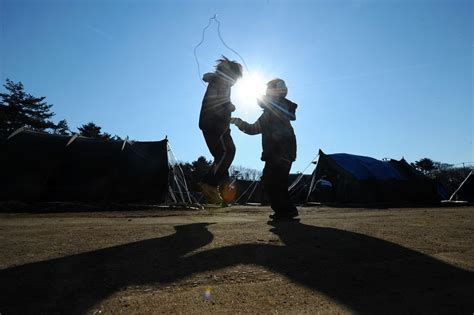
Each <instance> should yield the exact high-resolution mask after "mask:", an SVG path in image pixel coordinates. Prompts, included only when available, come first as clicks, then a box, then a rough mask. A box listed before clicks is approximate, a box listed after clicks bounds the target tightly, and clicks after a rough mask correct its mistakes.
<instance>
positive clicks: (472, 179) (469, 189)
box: [451, 172, 474, 202]
mask: <svg viewBox="0 0 474 315" xmlns="http://www.w3.org/2000/svg"><path fill="white" fill-rule="evenodd" d="M453 197H454V198H455V200H459V201H468V202H474V173H473V172H470V173H469V175H468V176H467V177H466V179H465V180H464V181H463V182H462V183H461V185H459V188H458V189H457V190H456V191H455V193H454V194H453ZM451 199H453V198H451Z"/></svg>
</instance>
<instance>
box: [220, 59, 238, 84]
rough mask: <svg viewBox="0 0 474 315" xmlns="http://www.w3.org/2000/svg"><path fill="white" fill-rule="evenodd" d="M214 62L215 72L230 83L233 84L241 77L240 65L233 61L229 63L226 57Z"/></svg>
mask: <svg viewBox="0 0 474 315" xmlns="http://www.w3.org/2000/svg"><path fill="white" fill-rule="evenodd" d="M216 62H217V65H216V69H217V72H218V73H219V74H221V75H223V76H224V78H225V79H227V80H228V81H230V83H232V84H234V83H235V82H236V81H237V80H238V79H240V78H241V77H242V71H243V70H242V65H241V64H240V63H238V62H236V61H235V60H232V61H231V60H229V59H228V58H227V57H225V56H222V58H221V59H218V60H216Z"/></svg>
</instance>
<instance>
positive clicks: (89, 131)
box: [77, 121, 112, 140]
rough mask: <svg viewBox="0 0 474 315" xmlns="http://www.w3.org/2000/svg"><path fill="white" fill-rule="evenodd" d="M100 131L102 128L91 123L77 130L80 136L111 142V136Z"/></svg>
mask: <svg viewBox="0 0 474 315" xmlns="http://www.w3.org/2000/svg"><path fill="white" fill-rule="evenodd" d="M101 129H102V127H99V126H97V125H96V124H95V123H93V122H92V121H91V122H89V123H87V124H84V125H82V126H81V127H78V128H77V130H79V133H80V135H81V136H84V137H90V138H95V139H103V140H111V139H112V136H111V135H110V134H109V133H107V132H104V133H102V132H101Z"/></svg>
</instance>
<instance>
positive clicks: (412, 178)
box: [310, 150, 442, 204]
mask: <svg viewBox="0 0 474 315" xmlns="http://www.w3.org/2000/svg"><path fill="white" fill-rule="evenodd" d="M313 176H314V178H315V179H316V180H318V179H320V178H322V177H323V176H326V178H327V179H329V181H330V182H331V183H332V184H333V188H332V190H333V191H332V196H331V198H332V202H334V203H341V204H377V203H383V204H424V203H434V202H439V201H441V199H442V196H441V195H440V193H438V188H439V187H438V184H437V183H436V182H435V181H434V180H432V179H430V178H428V177H426V176H424V175H423V174H422V173H420V172H418V171H417V170H415V169H414V168H413V167H412V166H411V165H410V164H408V163H407V162H406V161H405V160H404V159H401V160H399V161H397V160H390V161H380V160H376V159H374V158H371V157H366V156H358V155H352V154H345V153H338V154H325V153H324V152H323V151H321V150H320V151H319V160H318V164H317V167H316V169H315V171H314V173H313ZM313 190H314V187H312V191H313ZM310 200H315V201H317V200H318V195H317V191H314V192H312V193H311V199H310Z"/></svg>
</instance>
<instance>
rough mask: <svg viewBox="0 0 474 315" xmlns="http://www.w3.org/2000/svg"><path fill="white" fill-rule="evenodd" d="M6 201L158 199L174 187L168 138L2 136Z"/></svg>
mask: <svg viewBox="0 0 474 315" xmlns="http://www.w3.org/2000/svg"><path fill="white" fill-rule="evenodd" d="M0 165H2V172H1V173H0V200H20V201H102V200H109V201H153V202H162V201H163V200H164V198H165V196H166V194H167V192H168V175H169V166H168V156H167V140H162V141H152V142H139V141H134V142H132V141H127V140H123V141H114V140H107V141H106V140H98V139H92V138H87V137H79V136H77V135H75V136H61V135H51V134H47V133H41V132H34V131H29V130H24V131H21V132H19V133H17V134H15V133H14V134H12V135H6V134H1V135H0Z"/></svg>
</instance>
